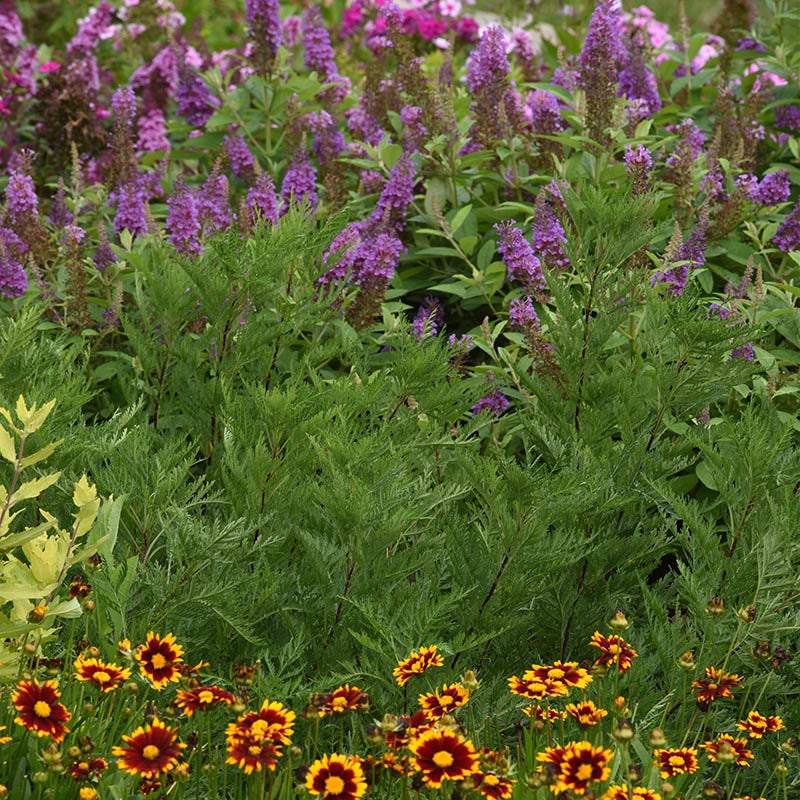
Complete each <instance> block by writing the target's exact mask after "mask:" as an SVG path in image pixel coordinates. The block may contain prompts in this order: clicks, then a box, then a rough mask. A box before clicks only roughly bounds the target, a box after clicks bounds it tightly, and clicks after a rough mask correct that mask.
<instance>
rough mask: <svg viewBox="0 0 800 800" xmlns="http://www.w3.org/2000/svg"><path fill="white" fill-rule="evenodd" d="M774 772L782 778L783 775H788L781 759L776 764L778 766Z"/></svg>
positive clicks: (787, 770) (787, 769) (784, 763)
mask: <svg viewBox="0 0 800 800" xmlns="http://www.w3.org/2000/svg"><path fill="white" fill-rule="evenodd" d="M775 772H777V773H778V775H781V776H784V775H787V774H788V772H789V767H787V766H786V762H785V761H784V760H783V759H781V760H780V761H779V762H778V764H777V765H776V767H775Z"/></svg>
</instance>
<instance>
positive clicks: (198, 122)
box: [175, 65, 219, 128]
mask: <svg viewBox="0 0 800 800" xmlns="http://www.w3.org/2000/svg"><path fill="white" fill-rule="evenodd" d="M175 99H176V100H177V103H178V108H177V111H178V113H179V114H180V115H181V116H182V117H184V118H185V119H186V121H187V122H188V123H189V124H190V125H192V126H194V127H195V128H201V127H202V126H203V125H205V124H206V122H208V120H209V118H210V117H211V115H212V114H213V113H214V110H215V109H217V108H218V107H219V100H218V99H217V98H216V97H214V96H213V95H212V94H211V90H210V89H209V88H208V86H206V84H205V81H204V80H203V79H202V78H201V77H200V75H198V74H197V73H196V72H195V71H194V70H191V69H189V68H188V67H186V66H184V65H181V67H180V68H179V69H178V91H177V92H176V94H175Z"/></svg>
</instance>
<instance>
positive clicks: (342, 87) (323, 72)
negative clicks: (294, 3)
mask: <svg viewBox="0 0 800 800" xmlns="http://www.w3.org/2000/svg"><path fill="white" fill-rule="evenodd" d="M303 48H304V49H305V65H306V67H308V69H310V70H312V71H313V72H316V73H317V75H319V77H320V79H321V80H322V81H324V82H325V83H333V84H335V85H334V86H331V87H330V88H328V89H325V90H323V91H322V92H321V93H320V98H321V99H322V101H323V103H326V104H330V105H338V104H339V103H341V102H342V101H343V100H344V99H345V97H347V94H348V92H349V91H350V86H351V84H350V80H349V78H345V77H343V76H342V75H340V74H339V70H338V68H337V66H336V61H335V59H334V54H333V47H331V40H330V36H329V34H328V29H327V28H326V27H325V25H324V23H323V21H322V15H321V14H320V12H319V9H318V8H317V7H316V6H309V7H308V8H307V9H306V10H305V11H304V12H303Z"/></svg>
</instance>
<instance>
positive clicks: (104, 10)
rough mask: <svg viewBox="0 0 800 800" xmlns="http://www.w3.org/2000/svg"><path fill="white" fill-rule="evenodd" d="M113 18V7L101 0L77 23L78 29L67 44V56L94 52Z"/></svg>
mask: <svg viewBox="0 0 800 800" xmlns="http://www.w3.org/2000/svg"><path fill="white" fill-rule="evenodd" d="M113 19H114V7H113V6H112V5H111V4H110V3H108V2H106V0H101V2H100V3H98V4H97V5H96V6H95V7H94V8H92V9H91V10H90V11H89V13H88V14H87V15H86V16H85V17H84V18H83V19H82V20H81V21H80V22H79V23H78V30H77V32H76V34H75V35H74V36H73V37H72V39H71V41H70V42H69V43H68V44H67V54H68V55H69V56H72V57H75V56H86V55H90V54H92V53H93V52H94V50H95V48H96V47H97V45H98V44H99V42H100V39H101V38H102V37H103V35H104V34H105V33H106V32H107V31H108V29H109V28H110V27H111V24H112V22H113Z"/></svg>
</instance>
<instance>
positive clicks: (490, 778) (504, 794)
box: [472, 772, 515, 800]
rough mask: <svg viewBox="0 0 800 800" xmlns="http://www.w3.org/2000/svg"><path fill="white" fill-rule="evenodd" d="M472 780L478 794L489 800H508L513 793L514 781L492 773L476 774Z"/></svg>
mask: <svg viewBox="0 0 800 800" xmlns="http://www.w3.org/2000/svg"><path fill="white" fill-rule="evenodd" d="M472 779H473V780H474V781H475V783H476V785H477V789H478V792H479V793H480V794H481V795H483V796H484V797H486V798H489V800H508V798H510V797H511V795H512V794H513V792H514V783H515V782H514V781H512V780H511V779H509V778H505V777H503V776H502V775H495V774H494V772H476V773H475V774H474V775H473V776H472Z"/></svg>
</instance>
